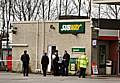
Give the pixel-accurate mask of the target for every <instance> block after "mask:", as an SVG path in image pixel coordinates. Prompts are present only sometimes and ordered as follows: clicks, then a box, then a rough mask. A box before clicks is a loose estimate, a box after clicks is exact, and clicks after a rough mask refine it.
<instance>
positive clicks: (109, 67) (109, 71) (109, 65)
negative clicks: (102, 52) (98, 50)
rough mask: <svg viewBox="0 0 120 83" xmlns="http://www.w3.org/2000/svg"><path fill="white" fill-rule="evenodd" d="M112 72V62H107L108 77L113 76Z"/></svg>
mask: <svg viewBox="0 0 120 83" xmlns="http://www.w3.org/2000/svg"><path fill="white" fill-rule="evenodd" d="M111 72H112V61H111V60H107V61H106V75H111Z"/></svg>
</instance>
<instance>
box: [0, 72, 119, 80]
mask: <svg viewBox="0 0 120 83" xmlns="http://www.w3.org/2000/svg"><path fill="white" fill-rule="evenodd" d="M2 78H3V79H4V78H7V79H17V78H19V79H26V78H29V79H40V78H45V77H44V76H43V75H42V74H31V73H30V74H29V76H28V77H24V76H23V74H22V73H13V72H0V79H2ZM46 78H50V79H51V78H56V79H59V78H69V79H76V78H77V79H78V76H53V75H47V76H46ZM86 79H120V76H116V75H91V76H86Z"/></svg>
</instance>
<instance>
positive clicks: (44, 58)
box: [41, 55, 49, 65]
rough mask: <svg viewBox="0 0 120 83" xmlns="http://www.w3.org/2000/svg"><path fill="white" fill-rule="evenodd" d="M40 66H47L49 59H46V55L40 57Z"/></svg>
mask: <svg viewBox="0 0 120 83" xmlns="http://www.w3.org/2000/svg"><path fill="white" fill-rule="evenodd" d="M41 64H42V65H48V64H49V58H48V56H46V55H44V56H42V59H41Z"/></svg>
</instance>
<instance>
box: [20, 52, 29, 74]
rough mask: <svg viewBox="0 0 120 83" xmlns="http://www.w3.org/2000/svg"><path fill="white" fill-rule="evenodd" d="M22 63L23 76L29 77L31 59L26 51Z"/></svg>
mask: <svg viewBox="0 0 120 83" xmlns="http://www.w3.org/2000/svg"><path fill="white" fill-rule="evenodd" d="M21 61H22V63H23V75H24V76H28V73H29V61H30V57H29V54H27V50H24V54H23V55H22V56H21Z"/></svg>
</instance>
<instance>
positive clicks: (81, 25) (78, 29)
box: [59, 22, 85, 33]
mask: <svg viewBox="0 0 120 83" xmlns="http://www.w3.org/2000/svg"><path fill="white" fill-rule="evenodd" d="M59 32H60V33H85V22H61V23H59Z"/></svg>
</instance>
